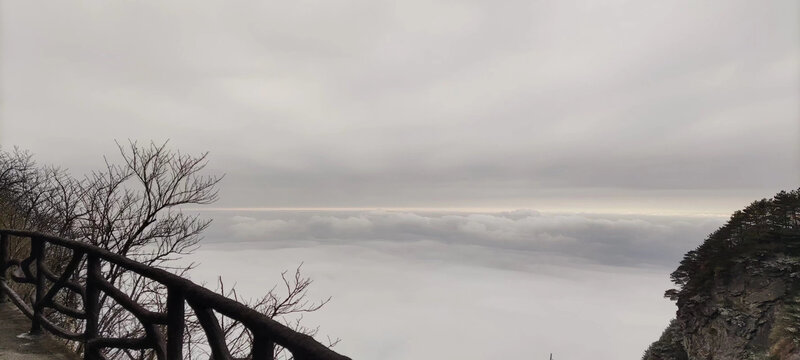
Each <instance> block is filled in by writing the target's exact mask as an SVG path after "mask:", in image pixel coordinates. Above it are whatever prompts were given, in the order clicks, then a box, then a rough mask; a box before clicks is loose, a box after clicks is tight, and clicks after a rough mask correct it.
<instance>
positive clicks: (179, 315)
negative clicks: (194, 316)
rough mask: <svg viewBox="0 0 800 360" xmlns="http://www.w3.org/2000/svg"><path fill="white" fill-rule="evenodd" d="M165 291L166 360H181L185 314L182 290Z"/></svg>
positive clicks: (172, 288) (174, 288) (171, 289)
mask: <svg viewBox="0 0 800 360" xmlns="http://www.w3.org/2000/svg"><path fill="white" fill-rule="evenodd" d="M167 291H168V293H167V360H183V330H184V327H185V321H184V320H185V312H186V307H185V305H184V295H183V290H181V289H179V288H176V287H171V288H169V289H168V290H167Z"/></svg>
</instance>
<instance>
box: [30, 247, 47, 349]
mask: <svg viewBox="0 0 800 360" xmlns="http://www.w3.org/2000/svg"><path fill="white" fill-rule="evenodd" d="M44 247H45V242H44V240H42V239H40V238H38V237H32V238H31V257H33V258H34V259H36V297H35V299H34V301H33V320H32V321H31V331H30V334H31V335H39V334H41V333H42V324H41V320H40V319H39V318H40V317H41V316H42V308H43V306H42V298H44V281H45V280H46V279H45V276H44Z"/></svg>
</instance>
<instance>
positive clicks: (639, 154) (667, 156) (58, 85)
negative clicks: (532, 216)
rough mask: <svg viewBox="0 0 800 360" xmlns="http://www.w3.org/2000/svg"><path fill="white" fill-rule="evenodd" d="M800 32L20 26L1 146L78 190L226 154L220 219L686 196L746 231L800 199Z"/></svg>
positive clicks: (544, 14)
mask: <svg viewBox="0 0 800 360" xmlns="http://www.w3.org/2000/svg"><path fill="white" fill-rule="evenodd" d="M798 12H800V8H798V4H797V2H795V1H788V0H787V1H774V2H770V3H769V4H761V3H758V4H756V3H753V2H749V1H712V2H704V3H697V2H693V1H679V2H667V3H659V4H644V3H642V4H639V3H632V2H626V1H616V2H611V3H608V2H606V3H603V4H602V5H598V4H596V3H595V2H571V3H567V2H558V3H540V2H524V1H514V2H505V3H503V5H498V4H496V3H493V2H487V1H468V2H459V3H449V2H441V1H424V2H423V1H404V2H403V3H402V4H398V3H396V2H375V1H359V0H353V1H343V2H293V3H285V4H272V3H269V4H268V3H263V2H256V1H244V2H237V4H236V6H233V5H231V4H229V3H223V2H203V3H202V4H198V3H196V2H191V3H189V2H169V3H165V2H146V1H143V2H136V3H125V4H120V3H108V4H102V5H98V4H95V5H83V6H77V5H75V4H50V3H48V4H44V3H40V2H36V1H25V2H4V3H3V4H2V19H1V20H2V39H1V40H2V46H3V55H2V70H0V71H2V74H0V75H2V97H3V108H2V117H1V119H2V121H3V123H2V127H0V132H1V133H0V143H1V144H3V145H4V146H9V145H14V144H16V145H21V146H22V147H25V148H29V149H31V150H33V151H34V152H36V153H38V154H39V155H40V157H41V158H42V159H43V160H45V161H46V162H52V163H57V164H62V165H65V166H68V167H70V168H73V169H75V170H76V171H85V170H87V169H90V168H92V167H93V166H95V165H98V164H99V163H100V161H101V160H100V154H101V153H106V154H108V153H112V152H113V150H114V147H113V143H112V141H111V139H114V138H116V139H126V138H134V139H152V138H155V139H157V140H158V139H165V138H171V139H172V141H173V145H175V146H176V147H178V148H181V149H183V150H186V151H202V150H210V151H211V152H212V166H213V167H214V170H216V171H220V172H226V173H228V177H227V179H226V182H225V189H223V190H224V192H223V198H222V202H223V204H225V205H227V206H267V205H268V206H392V205H396V204H397V203H406V204H410V205H412V206H426V205H431V204H434V205H440V204H455V205H471V206H475V205H476V204H477V205H483V206H495V204H497V205H496V206H517V207H518V206H532V205H534V204H539V202H536V201H535V200H542V199H546V198H553V197H559V198H562V199H579V200H577V201H576V203H580V202H581V201H583V200H585V199H586V198H591V197H592V196H594V195H587V194H612V195H613V196H611V197H627V198H630V199H640V200H637V201H638V203H637V204H636V205H637V206H639V207H641V206H644V205H646V204H648V203H649V202H650V200H654V199H659V198H660V197H661V196H662V193H664V192H671V193H673V194H674V193H675V192H681V196H683V197H686V198H691V197H702V198H703V199H704V200H707V201H708V202H707V203H706V205H705V206H706V207H702V206H703V205H699V206H700V207H699V208H698V209H700V210H702V209H707V208H708V206H709V205H708V204H710V203H711V200H715V201H716V200H719V199H720V198H723V199H728V200H727V202H724V201H723V202H718V204H717V205H716V207H715V210H717V209H724V211H730V210H732V209H733V208H735V207H738V204H739V203H741V202H742V201H744V199H751V198H754V197H762V196H768V195H770V194H772V193H774V192H775V191H777V190H778V189H781V188H794V187H796V186H797V184H798V183H799V182H800V168H799V166H800V165H798V164H800V150H799V149H798V140H797V139H798V138H799V137H800V128H798V121H797V119H798V118H800V114H798V108H799V106H798V100H797V99H798V98H800V74H798V68H800V66H798V64H800V45H799V44H800V38H798V37H799V36H800V35H798V34H800V29H798V19H797V16H796V14H797V13H798ZM45 130H46V131H45ZM767 145H768V146H767ZM64 147H66V148H69V149H70V150H71V151H69V152H64V151H62V150H61V149H62V148H64ZM642 197H644V199H642ZM667 197H669V196H667ZM731 199H732V200H731ZM514 201H516V202H517V203H514V204H508V203H509V202H514ZM598 201H599V200H598ZM520 203H522V204H520ZM406 204H404V205H406ZM719 204H721V205H719ZM733 204H736V205H733ZM605 205H606V206H613V205H614V204H613V203H612V202H610V201H608V200H605ZM599 207H602V206H599Z"/></svg>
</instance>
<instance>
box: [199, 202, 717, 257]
mask: <svg viewBox="0 0 800 360" xmlns="http://www.w3.org/2000/svg"><path fill="white" fill-rule="evenodd" d="M217 219H219V220H220V221H218V222H217V223H216V224H215V226H214V228H212V231H211V232H210V234H209V235H208V236H207V241H208V242H212V243H213V242H231V241H233V242H245V241H252V242H254V243H255V244H258V245H257V246H259V247H264V248H284V247H289V248H291V247H298V246H300V247H303V246H305V247H310V246H318V245H332V244H352V245H358V246H369V247H373V248H379V249H383V250H385V251H388V252H400V253H408V254H409V255H414V256H422V257H426V256H435V257H444V258H448V259H449V260H451V261H461V262H463V261H467V262H470V261H477V262H479V263H482V264H492V265H496V266H510V267H514V268H524V264H522V263H524V262H525V260H521V259H520V257H528V258H530V257H537V258H545V257H547V256H553V257H555V258H560V259H565V258H566V259H572V261H575V260H579V261H582V262H588V263H595V264H600V265H627V266H658V267H667V268H669V267H673V266H676V265H677V261H678V260H679V259H680V257H681V256H682V255H683V253H685V252H686V251H688V250H690V249H692V248H694V247H696V246H697V245H698V244H700V242H702V240H703V239H704V238H705V236H706V235H708V234H709V233H711V232H712V231H713V230H714V229H716V228H717V227H719V226H720V225H721V224H722V222H723V219H722V218H718V217H675V216H642V215H635V216H634V215H630V216H624V215H616V216H609V215H588V214H561V215H559V214H541V213H538V212H535V211H530V210H518V211H514V212H505V213H483V214H482V213H472V214H470V213H443V212H439V213H433V212H427V213H426V212H408V211H407V212H399V211H362V212H331V211H325V212H314V211H303V212H299V211H269V212H247V213H240V214H236V215H233V216H228V215H225V213H218V214H217ZM426 244H428V245H426ZM436 244H439V245H436ZM406 245H414V246H415V247H410V248H405V246H406ZM441 245H445V249H447V250H446V251H436V252H435V255H431V253H430V252H428V251H427V250H419V251H416V252H415V250H412V249H427V248H431V247H434V248H437V249H439V250H441V248H440V247H439V246H441ZM508 256H510V257H511V258H506V259H503V257H508Z"/></svg>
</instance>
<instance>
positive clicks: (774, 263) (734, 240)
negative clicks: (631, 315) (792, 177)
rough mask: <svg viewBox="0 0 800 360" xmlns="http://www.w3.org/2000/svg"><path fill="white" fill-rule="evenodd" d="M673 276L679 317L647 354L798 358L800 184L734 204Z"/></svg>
mask: <svg viewBox="0 0 800 360" xmlns="http://www.w3.org/2000/svg"><path fill="white" fill-rule="evenodd" d="M671 277H672V280H673V282H674V283H675V284H676V285H677V286H678V288H676V289H670V290H667V292H666V294H665V296H666V297H668V298H670V299H672V300H675V301H676V302H677V306H678V311H677V313H676V318H675V319H674V320H673V321H672V322H671V323H670V324H669V326H668V327H667V329H666V330H664V333H663V334H662V335H661V338H660V339H658V340H657V341H656V342H654V343H653V344H652V345H650V347H649V348H648V349H647V350H646V351H645V354H644V356H643V357H642V359H643V360H688V359H691V360H701V359H702V360H745V359H748V360H749V359H752V360H761V359H765V360H767V359H768V360H800V189H798V190H794V191H790V192H786V191H782V192H780V193H778V194H777V195H776V196H775V197H774V198H772V199H762V200H759V201H756V202H754V203H752V204H750V206H748V207H747V208H745V209H744V210H741V211H737V212H735V213H734V214H733V215H732V216H731V218H730V220H729V221H728V222H727V223H726V224H725V225H724V226H722V227H721V228H719V229H718V230H716V231H715V232H714V233H712V234H711V235H709V236H708V238H707V239H706V240H705V241H704V242H703V243H702V244H701V245H700V246H698V247H697V249H695V250H692V251H689V252H688V253H687V254H686V255H685V256H684V258H683V260H682V261H681V264H680V266H679V267H678V269H676V270H675V272H673V273H672V275H671Z"/></svg>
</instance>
